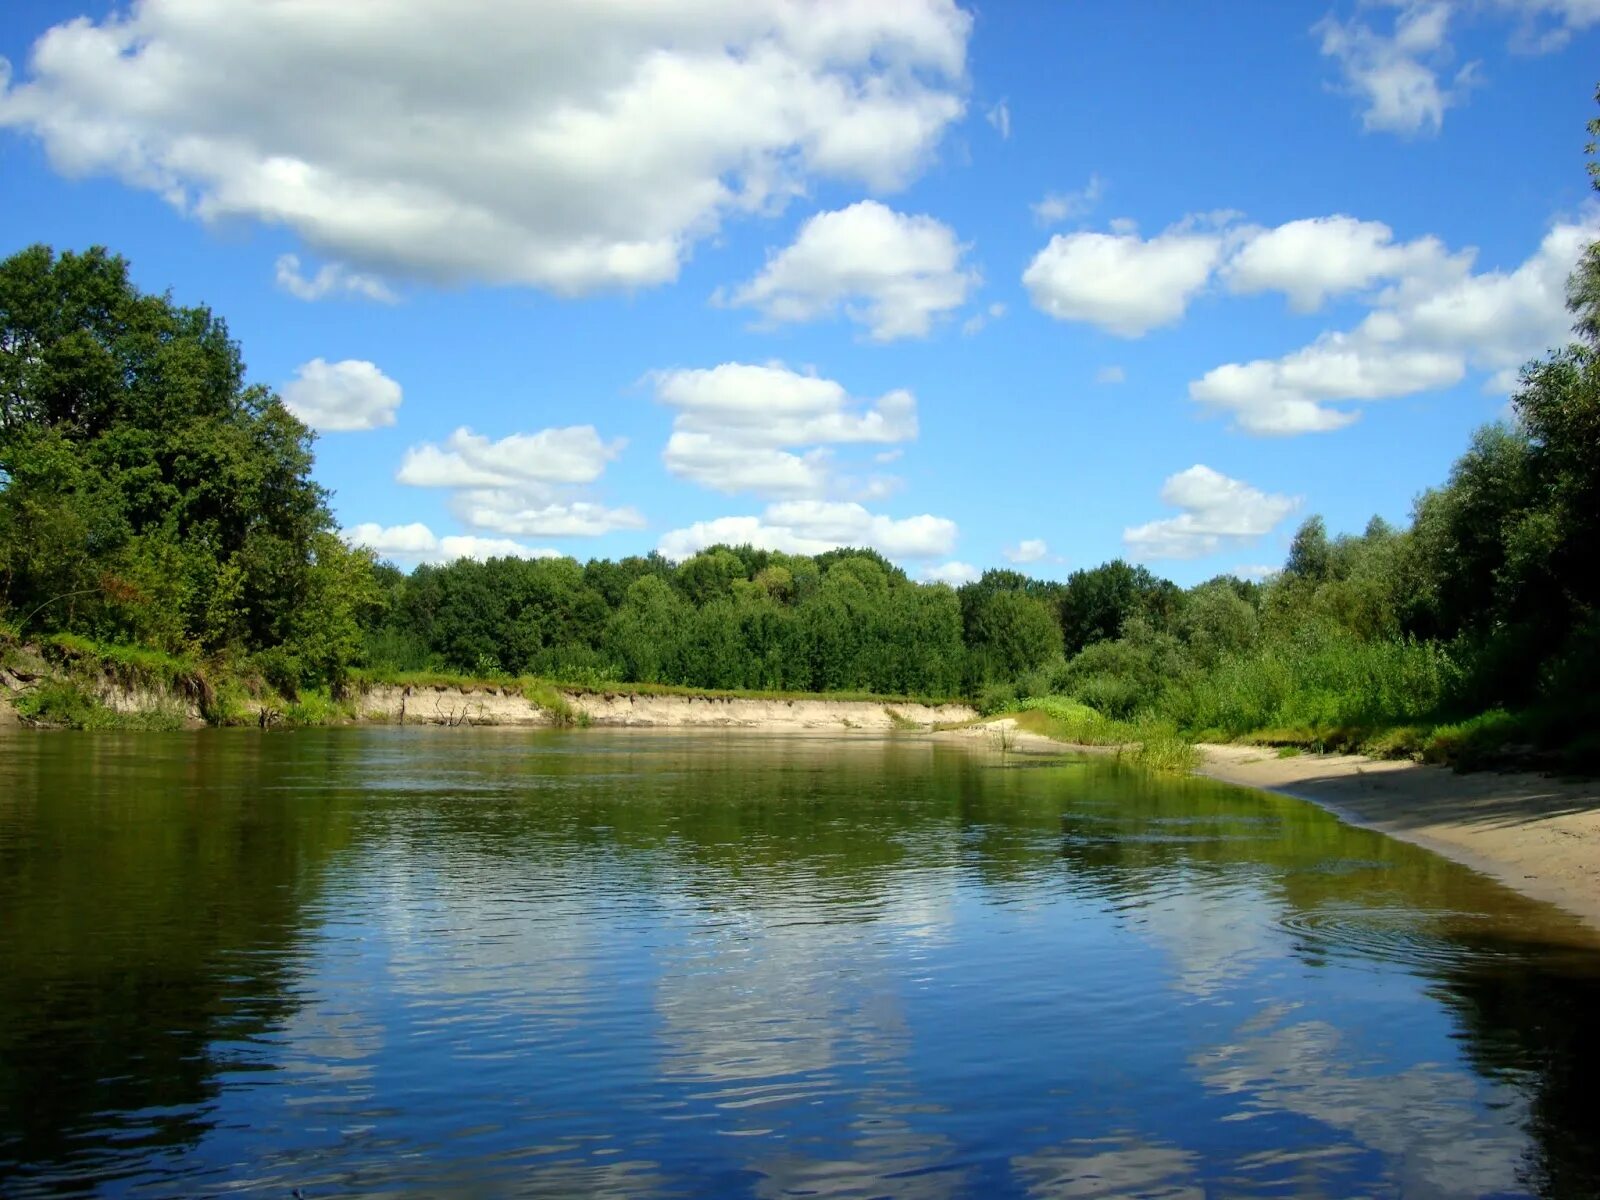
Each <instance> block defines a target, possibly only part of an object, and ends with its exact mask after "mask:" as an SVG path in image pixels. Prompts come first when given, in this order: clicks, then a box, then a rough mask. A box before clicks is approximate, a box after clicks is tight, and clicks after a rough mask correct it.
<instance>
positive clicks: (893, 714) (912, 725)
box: [883, 704, 922, 730]
mask: <svg viewBox="0 0 1600 1200" xmlns="http://www.w3.org/2000/svg"><path fill="white" fill-rule="evenodd" d="M883 715H884V716H886V717H888V718H889V724H890V726H891V727H893V728H895V729H906V730H911V729H921V728H922V726H921V725H918V724H917V723H916V722H915V721H913V720H912V719H911V718H910V717H908V716H906V715H905V713H903V712H898V711H897V710H895V709H892V708H890V707H889V706H888V705H887V704H885V705H884V706H883Z"/></svg>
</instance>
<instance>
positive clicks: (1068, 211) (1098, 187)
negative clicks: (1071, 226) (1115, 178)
mask: <svg viewBox="0 0 1600 1200" xmlns="http://www.w3.org/2000/svg"><path fill="white" fill-rule="evenodd" d="M1105 192H1106V183H1105V180H1103V179H1101V178H1100V176H1099V175H1098V174H1091V175H1090V176H1089V182H1088V183H1086V184H1084V185H1083V187H1081V188H1079V189H1078V190H1077V191H1075V192H1046V193H1045V196H1044V199H1043V200H1040V201H1037V202H1036V203H1034V204H1030V205H1029V206H1028V207H1029V208H1031V209H1032V210H1033V219H1034V220H1035V221H1037V222H1039V224H1041V225H1059V224H1060V223H1061V222H1062V221H1070V220H1071V219H1072V218H1073V217H1081V216H1084V215H1085V214H1087V213H1089V212H1092V211H1093V210H1094V206H1095V205H1097V204H1099V203H1100V198H1101V197H1102V196H1104V195H1105Z"/></svg>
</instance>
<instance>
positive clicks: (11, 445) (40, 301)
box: [0, 246, 361, 678]
mask: <svg viewBox="0 0 1600 1200" xmlns="http://www.w3.org/2000/svg"><path fill="white" fill-rule="evenodd" d="M311 440H312V438H311V433H310V431H309V430H307V429H306V427H305V426H304V425H302V424H301V423H300V422H299V421H297V420H296V419H295V418H294V417H293V416H292V415H290V413H289V412H288V411H287V410H286V409H285V408H284V407H283V405H282V404H281V403H279V401H278V399H277V397H276V396H274V395H272V394H271V393H270V392H269V391H267V390H266V389H264V388H261V387H254V386H249V385H247V384H246V383H245V379H244V363H243V361H242V359H241V356H240V352H239V347H238V345H237V344H236V343H234V342H233V341H232V340H231V339H230V338H229V336H228V330H227V326H226V325H225V324H224V323H223V321H222V320H221V319H220V318H218V317H216V316H214V315H213V314H212V313H211V312H210V310H209V309H206V308H203V307H195V308H185V307H181V306H179V305H176V304H174V303H173V302H172V300H171V299H170V298H169V297H166V296H156V295H149V294H145V293H141V292H140V291H139V290H138V289H137V288H135V287H134V286H133V284H132V282H131V281H130V280H129V277H128V267H127V263H126V262H124V261H123V260H122V259H121V258H118V257H116V256H114V255H111V254H109V253H107V252H106V251H105V250H103V249H98V248H97V249H93V250H90V251H88V252H87V253H84V254H74V253H65V254H61V255H59V256H58V255H56V254H54V253H52V252H51V251H50V250H49V249H48V248H46V247H43V246H34V247H31V248H29V249H27V250H24V251H22V252H20V253H18V254H15V255H13V256H12V257H10V258H8V259H6V260H4V261H3V262H0V608H5V609H8V610H9V612H10V614H11V616H10V620H11V621H12V622H13V623H14V624H15V626H16V627H17V629H18V631H19V633H21V634H22V635H24V636H31V635H36V634H37V633H39V632H42V631H56V632H70V633H75V634H79V635H82V636H86V637H91V638H95V639H97V640H100V641H114V642H139V643H143V644H146V645H150V646H153V647H155V648H157V649H159V650H162V651H166V652H170V653H180V654H182V653H190V652H195V651H199V652H205V653H216V652H221V651H225V650H229V649H242V650H245V651H249V650H258V649H265V648H268V647H278V646H285V645H287V646H290V647H291V648H292V649H291V651H290V652H291V653H293V654H296V655H298V656H300V657H302V658H303V660H304V668H303V669H304V671H306V672H308V673H310V674H311V675H313V676H315V677H317V678H331V677H333V676H336V675H337V674H338V672H339V671H341V670H343V669H344V668H345V667H346V666H347V665H348V663H349V662H350V661H351V656H352V653H353V649H352V645H351V638H350V632H351V625H350V622H349V620H348V618H349V616H350V613H349V612H348V611H346V610H347V608H348V606H349V605H350V604H351V603H359V599H358V597H359V593H360V591H361V585H360V584H359V582H358V581H357V579H356V576H357V575H359V573H360V570H359V568H354V569H349V570H342V571H341V572H340V573H337V577H336V578H334V579H331V580H330V579H328V578H327V577H326V576H327V573H328V571H330V570H332V569H334V568H333V566H332V565H331V564H332V560H336V559H338V558H339V557H340V556H341V555H344V556H348V555H349V554H350V553H351V552H350V551H348V550H346V549H344V547H343V546H342V545H340V544H338V542H337V539H336V538H334V537H333V535H332V533H331V529H332V520H331V517H330V515H329V513H328V510H327V506H326V502H325V494H324V492H323V490H322V488H320V487H319V486H318V485H317V484H316V483H314V482H313V481H312V479H311V464H312V458H311ZM346 565H347V564H346ZM353 597H355V598H356V599H352V598H353Z"/></svg>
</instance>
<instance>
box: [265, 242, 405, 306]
mask: <svg viewBox="0 0 1600 1200" xmlns="http://www.w3.org/2000/svg"><path fill="white" fill-rule="evenodd" d="M275 271H276V275H277V280H278V286H279V287H280V288H282V289H283V290H284V291H286V292H288V293H289V294H290V295H291V296H293V297H294V298H295V299H297V300H306V301H315V300H325V299H327V298H328V297H329V296H339V295H345V296H363V297H365V298H366V299H368V300H376V301H378V302H379V303H380V304H394V303H395V302H396V301H398V300H399V299H400V297H398V296H396V295H395V294H394V292H393V291H392V290H391V289H390V288H389V286H388V285H387V284H385V283H384V282H383V280H381V279H378V278H376V277H375V276H372V275H363V274H361V273H360V272H358V271H352V270H350V269H349V268H348V267H346V266H345V265H344V264H343V263H324V264H323V265H322V266H321V267H319V268H318V269H317V273H316V274H315V275H306V274H305V273H303V272H302V271H301V269H300V256H299V255H297V254H283V255H279V257H278V262H277V265H276V267H275Z"/></svg>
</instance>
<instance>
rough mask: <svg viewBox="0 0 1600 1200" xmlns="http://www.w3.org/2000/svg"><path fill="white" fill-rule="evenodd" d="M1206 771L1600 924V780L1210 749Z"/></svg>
mask: <svg viewBox="0 0 1600 1200" xmlns="http://www.w3.org/2000/svg"><path fill="white" fill-rule="evenodd" d="M1201 751H1202V752H1203V753H1204V755H1205V764H1204V765H1203V766H1202V767H1201V768H1200V773H1201V774H1202V775H1207V776H1210V777H1211V778H1212V779H1219V780H1222V781H1224V782H1226V783H1235V784H1241V785H1243V786H1246V787H1257V788H1265V789H1266V790H1268V791H1274V792H1282V793H1283V794H1284V795H1288V796H1298V797H1299V798H1301V799H1303V800H1310V801H1312V802H1314V803H1316V804H1320V805H1322V806H1323V807H1325V808H1328V809H1331V810H1332V811H1334V812H1336V813H1337V814H1338V815H1339V816H1341V817H1343V818H1344V819H1345V820H1347V821H1349V822H1351V823H1352V824H1355V825H1362V826H1365V827H1367V828H1369V829H1377V830H1380V831H1382V832H1383V833H1387V834H1390V835H1392V836H1394V837H1398V838H1402V839H1404V840H1405V841H1408V842H1414V843H1416V844H1417V845H1419V846H1424V847H1426V848H1427V849H1429V850H1433V851H1435V852H1436V853H1438V854H1442V855H1444V856H1445V857H1446V858H1451V859H1454V860H1455V861H1457V862H1460V863H1465V864H1466V865H1467V866H1469V867H1472V868H1474V869H1476V870H1478V871H1481V872H1483V873H1484V874H1485V875H1489V876H1491V877H1493V878H1495V879H1498V880H1499V881H1500V882H1502V883H1504V884H1505V885H1506V886H1508V887H1511V888H1514V889H1515V890H1516V891H1519V892H1521V893H1523V894H1524V895H1527V896H1532V897H1534V898H1535V899H1539V900H1546V901H1549V902H1550V903H1552V904H1556V905H1559V906H1560V907H1561V908H1564V909H1566V910H1567V911H1568V912H1571V913H1574V914H1576V915H1577V916H1580V917H1582V918H1583V919H1584V920H1585V921H1586V922H1588V923H1589V924H1590V925H1591V926H1594V927H1595V928H1597V929H1600V782H1595V781H1590V782H1564V781H1561V780H1556V779H1550V778H1547V777H1545V776H1542V775H1528V774H1520V773H1504V774H1502V773H1499V772H1493V771H1483V772H1478V773H1476V774H1470V775H1458V774H1456V773H1455V772H1454V771H1450V770H1448V769H1446V768H1444V767H1425V766H1420V765H1418V764H1416V763H1412V762H1384V761H1380V760H1376V759H1370V758H1363V757H1361V756H1360V755H1354V754H1330V755H1312V754H1306V755H1297V756H1295V757H1293V758H1278V757H1277V756H1276V754H1275V753H1274V752H1272V751H1270V750H1267V751H1263V750H1262V749H1260V748H1259V747H1253V746H1202V747H1201Z"/></svg>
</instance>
